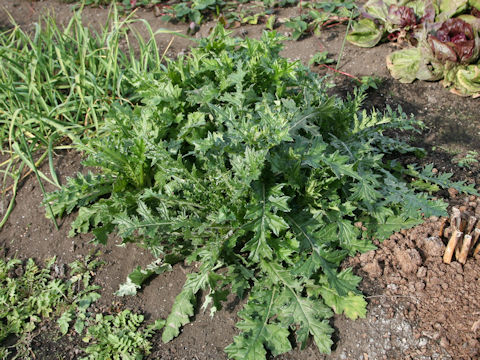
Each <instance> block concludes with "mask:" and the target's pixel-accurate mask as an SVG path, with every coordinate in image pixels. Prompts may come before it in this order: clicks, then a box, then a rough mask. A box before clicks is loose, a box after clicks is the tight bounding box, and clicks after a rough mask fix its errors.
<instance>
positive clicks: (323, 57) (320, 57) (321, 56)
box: [308, 51, 335, 65]
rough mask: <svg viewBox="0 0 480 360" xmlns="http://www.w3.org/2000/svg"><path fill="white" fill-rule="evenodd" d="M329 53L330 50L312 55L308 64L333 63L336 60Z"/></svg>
mask: <svg viewBox="0 0 480 360" xmlns="http://www.w3.org/2000/svg"><path fill="white" fill-rule="evenodd" d="M328 55H329V54H328V51H321V52H317V53H315V54H314V55H313V56H312V58H311V59H310V61H309V62H308V65H321V64H327V65H328V64H333V63H334V62H335V60H333V59H330V58H329V57H328Z"/></svg>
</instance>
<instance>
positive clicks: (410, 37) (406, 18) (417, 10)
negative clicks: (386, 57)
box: [347, 0, 435, 47]
mask: <svg viewBox="0 0 480 360" xmlns="http://www.w3.org/2000/svg"><path fill="white" fill-rule="evenodd" d="M361 15H362V18H361V19H360V20H359V21H357V22H355V23H354V25H353V28H352V31H351V32H350V33H349V34H348V35H347V40H348V41H349V42H351V43H352V44H354V45H357V46H361V47H373V46H375V45H377V44H378V43H379V42H380V41H382V40H384V39H386V38H388V40H391V41H392V40H399V41H405V40H406V41H409V42H414V39H415V37H416V33H417V32H418V31H420V29H421V28H422V26H423V24H424V23H431V22H433V21H434V19H435V7H434V4H433V2H432V1H420V0H415V1H405V0H403V1H402V0H369V1H367V2H366V3H365V5H364V6H363V7H362V8H361Z"/></svg>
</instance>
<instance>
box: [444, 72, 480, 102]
mask: <svg viewBox="0 0 480 360" xmlns="http://www.w3.org/2000/svg"><path fill="white" fill-rule="evenodd" d="M443 84H444V86H445V87H447V88H449V89H450V91H451V92H453V93H454V94H457V95H461V96H472V97H480V64H475V65H463V66H456V67H452V68H451V69H450V70H449V71H447V72H446V73H445V78H444V79H443Z"/></svg>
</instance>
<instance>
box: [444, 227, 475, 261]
mask: <svg viewBox="0 0 480 360" xmlns="http://www.w3.org/2000/svg"><path fill="white" fill-rule="evenodd" d="M462 236H463V233H462V232H461V231H458V230H457V229H454V230H453V233H452V236H451V237H450V240H448V244H447V248H446V249H445V254H443V262H444V263H445V264H450V262H451V261H452V256H453V252H454V251H455V248H456V247H457V243H458V240H460V239H461V238H462ZM479 251H480V249H479Z"/></svg>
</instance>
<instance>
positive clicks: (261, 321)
mask: <svg viewBox="0 0 480 360" xmlns="http://www.w3.org/2000/svg"><path fill="white" fill-rule="evenodd" d="M277 298H278V289H277V288H276V286H273V288H272V289H270V290H261V291H258V292H253V294H252V295H251V297H250V299H249V301H248V302H247V304H245V306H244V308H243V309H242V310H240V311H239V312H238V316H239V317H240V318H241V319H242V321H240V322H239V323H237V327H238V328H239V329H240V330H242V333H241V334H240V335H237V336H235V337H234V342H233V343H232V344H230V345H229V346H227V347H226V348H225V352H226V353H227V354H228V355H229V356H230V357H232V358H234V359H236V360H264V359H266V354H267V352H266V349H265V346H266V347H267V348H268V349H269V350H270V352H271V353H272V355H274V356H277V355H280V354H283V353H285V352H287V351H290V350H291V344H290V341H289V340H288V335H289V331H288V329H287V328H286V327H284V326H281V325H280V324H278V323H270V322H271V318H272V317H273V316H274V315H275V313H276V312H277V311H278V301H277V300H278V299H277Z"/></svg>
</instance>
